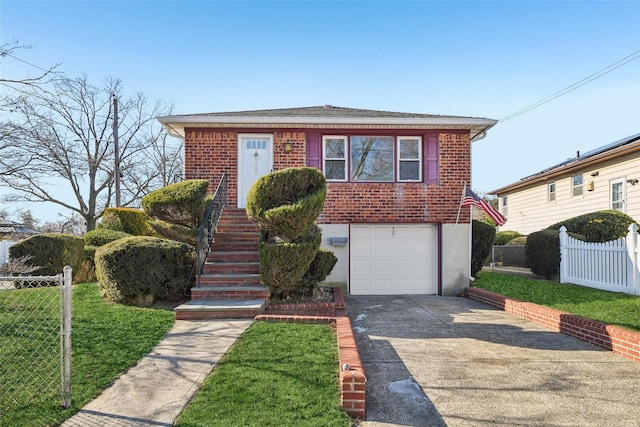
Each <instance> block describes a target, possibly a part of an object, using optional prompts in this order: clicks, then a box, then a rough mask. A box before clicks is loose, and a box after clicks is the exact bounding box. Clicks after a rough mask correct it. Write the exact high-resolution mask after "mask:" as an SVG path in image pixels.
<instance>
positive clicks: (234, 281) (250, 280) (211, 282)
mask: <svg viewBox="0 0 640 427" xmlns="http://www.w3.org/2000/svg"><path fill="white" fill-rule="evenodd" d="M199 286H262V285H261V284H260V277H201V278H200V284H199Z"/></svg>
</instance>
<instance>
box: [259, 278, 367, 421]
mask: <svg viewBox="0 0 640 427" xmlns="http://www.w3.org/2000/svg"><path fill="white" fill-rule="evenodd" d="M333 299H334V302H333V303H317V304H311V303H307V304H278V305H275V306H274V305H272V306H270V307H268V308H267V310H266V311H265V312H264V313H263V314H259V315H258V316H256V317H255V320H261V321H270V322H302V323H322V324H329V325H331V326H332V327H334V328H335V330H336V334H337V336H338V354H339V360H340V368H339V369H340V393H341V404H342V407H343V408H344V410H345V411H346V412H347V414H349V415H350V416H351V417H354V418H361V419H365V418H366V408H365V406H366V396H367V391H366V382H367V378H366V376H365V374H364V368H363V366H362V360H361V359H360V353H359V352H358V347H357V346H356V340H355V337H354V336H353V329H352V328H351V321H350V320H349V317H347V313H346V311H345V302H344V296H343V295H342V290H341V289H340V288H333Z"/></svg>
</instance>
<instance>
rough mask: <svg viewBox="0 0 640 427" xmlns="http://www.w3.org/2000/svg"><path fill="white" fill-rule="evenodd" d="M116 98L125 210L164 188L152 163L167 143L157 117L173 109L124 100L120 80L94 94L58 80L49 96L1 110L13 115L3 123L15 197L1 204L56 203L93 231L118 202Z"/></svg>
mask: <svg viewBox="0 0 640 427" xmlns="http://www.w3.org/2000/svg"><path fill="white" fill-rule="evenodd" d="M113 97H116V98H118V99H119V104H118V105H119V109H118V120H119V131H118V133H119V154H120V165H119V166H120V170H121V174H122V181H121V182H122V187H123V190H122V194H121V199H122V205H123V206H129V205H136V204H137V203H139V200H140V198H141V197H142V196H144V195H145V194H146V193H147V192H148V191H151V190H153V189H155V188H159V187H160V186H161V183H160V180H158V179H157V176H158V173H159V171H158V169H157V168H153V167H149V165H148V159H155V157H156V155H157V147H158V146H162V144H163V141H164V140H163V136H164V135H163V130H162V129H161V127H160V126H159V124H158V123H157V120H156V117H157V116H160V115H166V114H170V112H171V108H170V107H169V106H167V105H165V104H164V103H162V102H155V103H151V102H149V101H148V99H147V98H146V97H145V96H144V95H143V94H142V93H137V94H136V95H134V96H131V97H128V98H126V99H124V95H123V87H122V82H121V81H120V80H118V79H106V80H105V82H104V83H103V85H102V86H101V87H95V86H93V85H91V84H90V83H89V81H88V79H87V77H86V76H81V77H78V78H75V79H67V78H65V79H58V80H55V81H53V82H52V83H51V84H50V85H49V87H48V88H47V90H42V89H39V88H38V89H34V88H32V87H30V86H27V87H25V88H21V89H17V90H16V91H15V93H14V94H13V96H11V97H10V98H9V99H7V100H6V101H7V102H5V104H4V105H2V106H0V108H3V109H4V110H6V111H8V114H7V115H6V116H5V115H4V114H3V117H6V119H4V120H3V121H2V122H1V123H0V129H3V130H5V131H6V132H5V135H6V137H5V138H6V140H7V144H6V145H5V147H4V148H3V152H2V155H1V156H0V185H4V186H6V187H9V188H11V189H12V190H14V191H13V193H12V194H10V195H8V196H5V197H4V198H3V199H4V200H3V201H5V202H51V203H55V204H57V205H59V206H62V207H64V208H66V209H68V210H70V211H72V212H75V213H77V214H79V215H80V216H81V217H82V218H83V219H84V221H85V222H86V229H87V230H93V229H94V228H95V226H96V222H97V220H98V219H99V218H100V217H101V216H102V214H103V212H104V209H105V208H106V207H108V206H110V205H111V204H112V200H113V199H114V197H115V196H114V178H115V176H114V170H115V161H114V140H113V118H114V117H113V116H114V108H113ZM173 160H175V159H172V161H173ZM61 188H64V189H65V190H66V193H67V194H65V195H64V196H61V195H60V191H59V190H60V189H61Z"/></svg>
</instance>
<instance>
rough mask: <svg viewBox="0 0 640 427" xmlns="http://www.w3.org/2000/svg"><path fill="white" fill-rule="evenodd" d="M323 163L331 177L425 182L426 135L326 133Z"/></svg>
mask: <svg viewBox="0 0 640 427" xmlns="http://www.w3.org/2000/svg"><path fill="white" fill-rule="evenodd" d="M322 165H323V171H324V174H325V177H326V178H327V180H328V181H351V182H421V181H422V180H423V176H422V174H423V144H422V137H421V136H392V135H388V136H386V135H385V136H377V135H371V136H368V135H367V136H361V135H352V136H339V135H324V136H323V137H322ZM347 171H348V175H347Z"/></svg>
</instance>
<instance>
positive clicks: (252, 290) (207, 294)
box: [191, 286, 269, 301]
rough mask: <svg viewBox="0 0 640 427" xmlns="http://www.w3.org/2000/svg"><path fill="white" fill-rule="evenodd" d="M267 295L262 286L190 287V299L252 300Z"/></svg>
mask: <svg viewBox="0 0 640 427" xmlns="http://www.w3.org/2000/svg"><path fill="white" fill-rule="evenodd" d="M268 297H269V290H268V289H266V288H264V287H262V286H200V287H195V288H191V300H192V301H197V300H239V299H245V300H253V299H265V298H268Z"/></svg>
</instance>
